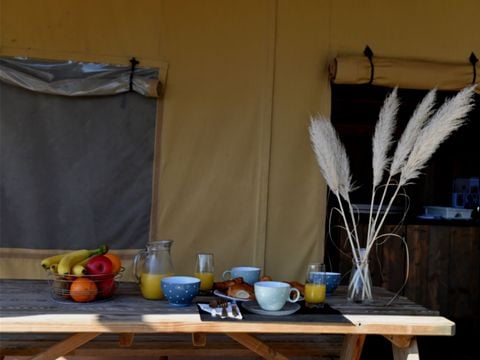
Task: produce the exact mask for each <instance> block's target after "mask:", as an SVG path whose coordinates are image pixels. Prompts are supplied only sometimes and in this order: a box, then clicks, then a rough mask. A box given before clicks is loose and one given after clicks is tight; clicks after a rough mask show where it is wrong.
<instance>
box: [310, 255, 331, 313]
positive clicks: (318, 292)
mask: <svg viewBox="0 0 480 360" xmlns="http://www.w3.org/2000/svg"><path fill="white" fill-rule="evenodd" d="M325 280H326V279H325V264H322V263H310V264H308V266H307V278H306V281H305V305H306V306H307V307H323V303H324V302H325V297H326V292H327V291H326V290H327V286H326V283H325Z"/></svg>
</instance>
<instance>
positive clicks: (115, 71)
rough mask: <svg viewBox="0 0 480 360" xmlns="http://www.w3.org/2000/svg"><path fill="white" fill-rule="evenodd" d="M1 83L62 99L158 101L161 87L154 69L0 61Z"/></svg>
mask: <svg viewBox="0 0 480 360" xmlns="http://www.w3.org/2000/svg"><path fill="white" fill-rule="evenodd" d="M0 81H2V82H4V83H6V84H10V85H14V86H18V87H21V88H24V89H27V90H30V91H35V92H40V93H44V94H50V95H62V96H105V95H116V94H122V93H126V92H129V91H134V92H136V93H138V94H140V95H143V96H146V97H153V98H158V97H159V96H160V95H161V93H162V83H161V81H160V80H159V73H158V70H157V69H150V68H139V67H136V68H134V69H133V70H132V68H131V67H129V66H121V65H110V64H99V63H88V62H79V61H72V60H66V61H53V60H41V59H30V58H21V57H0Z"/></svg>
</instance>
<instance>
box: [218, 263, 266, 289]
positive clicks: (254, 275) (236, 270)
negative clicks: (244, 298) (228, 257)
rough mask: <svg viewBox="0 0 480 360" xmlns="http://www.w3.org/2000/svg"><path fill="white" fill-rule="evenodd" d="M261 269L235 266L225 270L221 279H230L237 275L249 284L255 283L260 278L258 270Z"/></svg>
mask: <svg viewBox="0 0 480 360" xmlns="http://www.w3.org/2000/svg"><path fill="white" fill-rule="evenodd" d="M261 271H262V270H261V269H260V268H257V267H251V266H237V267H233V268H231V269H230V270H225V271H224V272H223V274H222V278H223V280H230V279H234V278H237V277H241V278H243V281H245V282H246V283H249V284H250V285H253V284H255V283H256V282H257V281H258V280H260V272H261Z"/></svg>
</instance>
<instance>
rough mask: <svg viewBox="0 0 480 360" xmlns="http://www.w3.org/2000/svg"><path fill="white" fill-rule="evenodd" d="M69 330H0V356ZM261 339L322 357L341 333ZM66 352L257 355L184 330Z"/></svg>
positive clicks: (326, 358) (337, 345)
mask: <svg viewBox="0 0 480 360" xmlns="http://www.w3.org/2000/svg"><path fill="white" fill-rule="evenodd" d="M68 336H69V334H2V335H1V336H0V342H1V347H0V356H2V357H4V356H34V355H37V354H40V353H42V352H43V351H45V350H46V349H48V348H49V347H51V346H53V345H54V344H56V343H58V342H59V341H61V340H62V339H64V338H67V337H68ZM257 338H259V339H260V340H261V341H262V342H264V343H266V344H267V345H269V346H271V347H272V348H273V349H275V350H277V351H279V352H281V353H282V354H284V355H286V356H288V357H289V358H296V357H303V358H305V357H308V358H312V357H313V358H315V359H322V360H333V359H338V358H339V354H340V351H341V347H342V341H343V338H344V336H343V335H296V334H276V335H274V336H272V335H268V334H265V335H257ZM68 355H71V356H105V357H134V358H140V357H157V358H160V359H167V358H168V357H169V356H182V357H183V356H187V357H195V358H197V357H205V358H213V357H217V358H220V359H221V358H226V357H229V358H234V357H250V358H258V356H257V355H256V354H255V353H253V352H252V351H250V350H249V349H247V348H246V347H244V346H242V345H240V344H239V343H237V342H236V341H234V340H233V339H231V338H229V337H228V336H226V335H220V334H208V335H207V336H206V343H205V344H204V346H202V344H198V343H197V344H194V341H193V339H192V336H191V335H190V336H189V335H187V334H158V335H149V334H141V335H134V336H133V337H130V336H127V335H125V336H116V335H111V334H104V335H100V336H99V337H98V338H96V339H94V340H92V341H90V342H88V343H86V344H84V345H82V346H80V347H79V348H77V349H75V350H73V351H72V352H71V353H69V354H68Z"/></svg>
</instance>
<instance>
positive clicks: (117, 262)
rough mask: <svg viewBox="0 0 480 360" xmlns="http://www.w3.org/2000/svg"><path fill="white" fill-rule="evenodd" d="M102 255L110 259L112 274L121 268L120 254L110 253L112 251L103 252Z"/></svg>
mask: <svg viewBox="0 0 480 360" xmlns="http://www.w3.org/2000/svg"><path fill="white" fill-rule="evenodd" d="M103 256H106V257H107V258H109V259H110V261H111V262H112V265H113V266H112V272H113V273H114V274H116V273H118V272H119V271H120V269H121V268H122V260H120V256H118V255H115V254H112V253H106V254H103Z"/></svg>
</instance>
